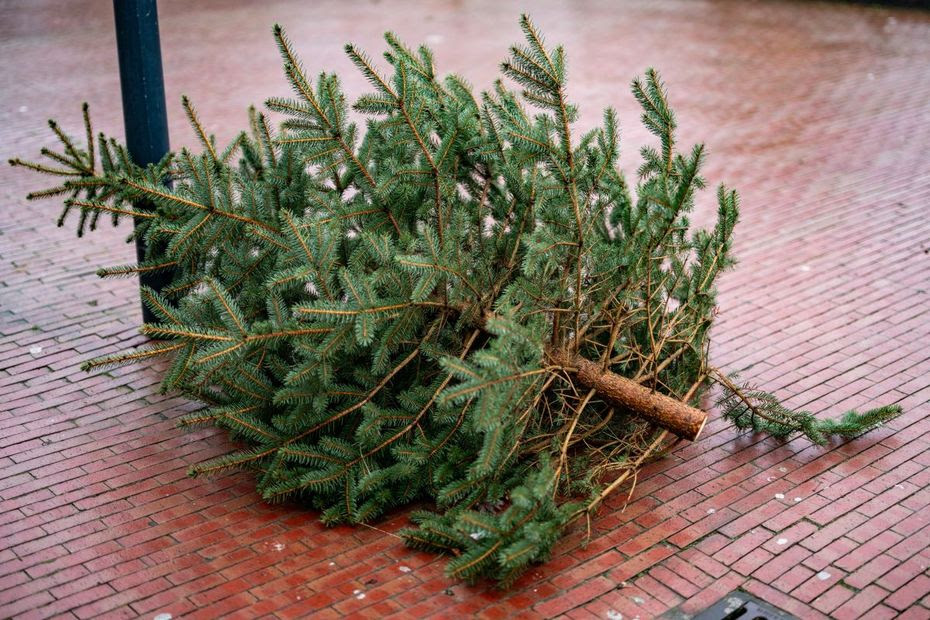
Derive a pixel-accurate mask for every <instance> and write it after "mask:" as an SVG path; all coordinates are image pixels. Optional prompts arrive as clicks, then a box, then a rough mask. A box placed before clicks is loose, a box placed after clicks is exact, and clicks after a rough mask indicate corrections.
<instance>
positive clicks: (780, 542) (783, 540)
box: [775, 538, 788, 545]
mask: <svg viewBox="0 0 930 620" xmlns="http://www.w3.org/2000/svg"><path fill="white" fill-rule="evenodd" d="M775 544H776V545H787V544H788V539H787V538H779V539H778V540H776V541H775Z"/></svg>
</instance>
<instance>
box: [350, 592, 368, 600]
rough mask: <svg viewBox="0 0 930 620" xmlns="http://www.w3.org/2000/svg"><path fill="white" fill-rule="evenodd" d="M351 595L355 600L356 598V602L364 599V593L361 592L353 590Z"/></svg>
mask: <svg viewBox="0 0 930 620" xmlns="http://www.w3.org/2000/svg"><path fill="white" fill-rule="evenodd" d="M352 594H354V595H355V598H357V599H358V600H362V599H363V598H365V593H364V592H362V591H361V590H353V591H352Z"/></svg>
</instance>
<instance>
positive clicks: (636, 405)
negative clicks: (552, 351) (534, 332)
mask: <svg viewBox="0 0 930 620" xmlns="http://www.w3.org/2000/svg"><path fill="white" fill-rule="evenodd" d="M556 361H557V362H558V363H560V364H562V365H563V366H565V367H566V370H568V371H569V372H573V373H574V374H575V377H576V378H577V379H578V383H580V384H581V385H583V386H584V387H586V388H589V389H593V390H596V391H597V395H598V396H599V397H600V398H602V399H603V400H605V401H607V402H609V403H610V404H612V405H615V406H618V407H620V408H622V409H626V410H628V411H629V412H630V413H633V414H635V415H637V416H639V417H643V418H646V419H647V420H649V421H650V422H654V423H655V424H657V425H659V426H661V427H662V428H664V429H668V430H669V431H671V432H673V433H675V434H676V435H678V436H679V437H681V438H682V439H687V440H689V441H694V440H695V439H697V438H698V435H700V434H701V431H702V430H704V425H705V424H706V423H707V412H705V411H701V410H700V409H697V408H695V407H692V406H690V405H687V404H685V403H683V402H681V401H680V400H676V399H674V398H672V397H670V396H666V395H665V394H659V393H658V392H655V391H653V390H650V389H649V388H647V387H643V386H642V385H640V384H639V383H636V382H635V381H632V380H630V379H627V378H626V377H621V376H620V375H618V374H617V373H614V372H610V371H609V370H603V369H602V368H601V365H600V364H597V363H595V362H592V361H590V360H587V359H585V358H583V357H578V356H575V357H573V358H570V359H564V358H563V359H558V358H556Z"/></svg>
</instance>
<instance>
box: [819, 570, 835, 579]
mask: <svg viewBox="0 0 930 620" xmlns="http://www.w3.org/2000/svg"><path fill="white" fill-rule="evenodd" d="M830 577H832V575H831V574H830V573H828V572H827V571H825V570H822V571H820V572H819V573H817V579H819V580H820V581H826V580H827V579H829V578H830Z"/></svg>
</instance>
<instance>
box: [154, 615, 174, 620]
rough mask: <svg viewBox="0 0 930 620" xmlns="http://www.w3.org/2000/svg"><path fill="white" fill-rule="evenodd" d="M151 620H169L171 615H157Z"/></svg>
mask: <svg viewBox="0 0 930 620" xmlns="http://www.w3.org/2000/svg"><path fill="white" fill-rule="evenodd" d="M152 620H171V614H158V615H157V616H155V617H154V618H152Z"/></svg>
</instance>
